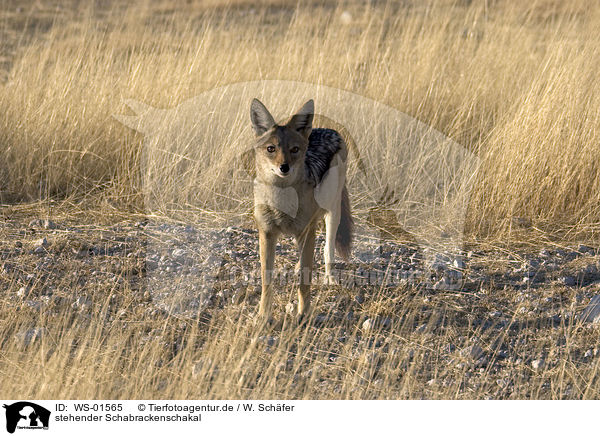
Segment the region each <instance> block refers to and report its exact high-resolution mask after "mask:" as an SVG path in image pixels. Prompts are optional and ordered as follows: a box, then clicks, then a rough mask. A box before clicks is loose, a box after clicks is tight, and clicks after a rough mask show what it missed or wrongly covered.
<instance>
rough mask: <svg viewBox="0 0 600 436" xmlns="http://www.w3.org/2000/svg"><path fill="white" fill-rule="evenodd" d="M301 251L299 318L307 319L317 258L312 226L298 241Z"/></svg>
mask: <svg viewBox="0 0 600 436" xmlns="http://www.w3.org/2000/svg"><path fill="white" fill-rule="evenodd" d="M298 248H299V250H300V287H299V289H298V316H300V317H306V316H307V314H308V311H309V310H310V283H311V280H312V270H313V261H314V257H315V228H314V227H313V226H311V227H310V228H308V229H307V231H306V232H305V233H304V234H303V235H302V237H301V238H299V239H298Z"/></svg>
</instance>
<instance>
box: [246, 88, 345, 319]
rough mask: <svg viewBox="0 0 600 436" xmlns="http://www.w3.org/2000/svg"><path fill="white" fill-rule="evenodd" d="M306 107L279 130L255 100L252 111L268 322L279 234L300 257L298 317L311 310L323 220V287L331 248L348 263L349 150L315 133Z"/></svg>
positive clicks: (335, 137)
mask: <svg viewBox="0 0 600 436" xmlns="http://www.w3.org/2000/svg"><path fill="white" fill-rule="evenodd" d="M313 117H314V102H313V101H312V100H309V101H308V102H306V103H305V104H304V106H302V108H300V110H299V111H298V112H297V113H296V114H295V115H293V116H292V117H291V118H290V119H289V121H288V122H287V123H286V124H277V123H276V122H275V120H274V119H273V117H272V115H271V114H270V113H269V111H268V110H267V108H266V107H265V106H264V105H263V104H262V103H261V102H260V101H258V100H257V99H254V100H253V101H252V104H251V106H250V119H251V120H252V126H253V128H254V131H255V133H256V136H257V137H256V141H255V144H254V153H255V165H256V179H255V180H254V218H255V220H256V224H257V227H258V231H259V245H260V263H261V280H262V294H261V299H260V308H259V317H260V318H261V319H267V318H268V317H269V315H270V309H271V300H272V296H273V286H272V282H273V267H274V258H275V245H276V243H277V238H278V236H279V235H282V234H283V235H293V236H294V237H295V239H296V243H297V246H298V252H299V273H300V286H299V291H298V315H299V317H300V318H302V317H304V316H306V315H307V313H308V311H309V309H310V282H311V276H312V269H313V258H314V250H315V231H316V226H317V224H318V222H319V220H320V219H321V218H325V234H326V237H325V247H324V258H325V281H326V282H327V283H335V279H334V277H333V273H332V269H333V261H334V247H335V248H336V249H337V251H338V254H340V255H341V256H342V257H344V258H348V256H349V254H350V247H351V242H352V231H353V226H354V224H353V220H352V215H351V211H350V201H349V198H348V190H347V189H346V159H347V157H348V151H347V147H346V144H345V142H344V140H343V139H342V137H341V136H340V134H339V133H338V132H337V131H335V130H332V129H323V128H315V129H313V128H312V122H313Z"/></svg>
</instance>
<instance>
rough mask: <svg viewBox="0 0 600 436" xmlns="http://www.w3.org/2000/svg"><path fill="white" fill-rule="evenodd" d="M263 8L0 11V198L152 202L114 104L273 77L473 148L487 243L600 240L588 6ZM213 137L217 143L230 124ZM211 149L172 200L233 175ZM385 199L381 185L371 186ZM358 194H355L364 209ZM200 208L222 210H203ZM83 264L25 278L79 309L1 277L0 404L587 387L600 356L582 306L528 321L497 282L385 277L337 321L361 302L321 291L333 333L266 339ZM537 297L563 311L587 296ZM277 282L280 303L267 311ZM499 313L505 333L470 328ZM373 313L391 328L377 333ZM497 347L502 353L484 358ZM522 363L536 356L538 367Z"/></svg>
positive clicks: (223, 314) (537, 392)
mask: <svg viewBox="0 0 600 436" xmlns="http://www.w3.org/2000/svg"><path fill="white" fill-rule="evenodd" d="M254 3H255V2H234V3H221V2H219V1H214V2H208V3H207V2H198V3H195V2H188V3H187V4H186V5H179V6H177V7H171V6H170V5H169V4H168V3H167V2H165V3H164V4H163V3H160V2H142V1H140V2H135V3H132V4H128V3H121V2H114V3H108V4H107V5H105V6H102V7H97V8H96V7H93V6H89V7H88V6H86V7H85V8H84V9H75V10H73V9H71V8H69V7H67V6H63V7H62V8H56V7H54V6H48V7H47V8H46V9H44V5H45V4H44V2H36V3H32V4H27V5H26V6H23V7H22V10H21V11H20V12H17V11H16V8H17V6H16V4H14V3H12V2H5V3H3V5H5V6H6V7H5V8H4V9H3V12H1V13H2V14H3V15H4V16H3V20H1V21H0V29H1V30H2V31H3V32H4V34H5V35H8V36H10V38H9V37H8V36H7V38H6V39H4V44H5V45H6V46H8V45H9V42H10V44H11V50H10V52H11V53H12V54H11V55H10V56H9V57H8V59H9V61H7V62H3V64H2V65H5V66H7V68H8V70H7V72H6V74H5V75H4V77H5V78H6V80H5V81H4V83H2V84H1V85H0V147H2V152H3V154H2V160H1V161H0V196H1V201H2V203H9V202H10V203H19V202H28V201H33V200H35V201H37V200H49V199H53V200H59V201H64V203H65V204H68V205H69V207H74V208H73V209H71V211H72V212H73V213H77V214H79V215H78V216H82V212H81V210H82V209H85V208H90V209H89V210H92V211H93V210H96V211H99V212H100V213H105V214H106V213H107V212H110V211H115V210H119V209H120V210H130V211H137V212H145V208H144V207H145V203H144V202H145V198H144V187H143V186H142V182H143V174H142V170H141V169H142V167H143V159H144V156H143V150H144V145H143V144H144V138H143V137H142V135H140V134H137V133H134V132H133V131H131V130H130V129H128V128H127V127H125V126H123V125H122V124H120V123H119V122H118V121H117V120H116V119H115V118H114V117H113V115H114V114H127V113H128V112H127V110H128V109H127V108H126V105H125V104H124V101H125V100H127V99H135V100H138V101H142V102H145V103H146V104H149V105H152V106H154V107H158V108H172V107H175V106H176V105H178V104H180V103H183V102H185V101H186V100H188V99H190V98H192V97H195V96H197V95H199V94H201V93H203V92H205V91H209V90H212V89H214V88H216V87H218V86H223V85H228V84H234V83H238V82H245V81H256V80H263V79H277V80H293V81H299V82H305V83H314V84H322V85H326V86H330V87H334V88H340V89H344V90H348V91H351V92H354V93H356V94H359V95H362V96H365V97H369V98H371V99H374V100H377V101H380V102H382V103H384V104H386V105H389V106H391V107H393V108H396V109H397V110H399V111H401V112H404V113H406V114H408V115H409V116H411V117H414V118H416V119H418V120H421V121H423V122H424V123H427V124H429V125H431V126H433V127H434V128H436V129H437V130H439V131H440V132H442V133H443V134H445V135H447V136H448V137H450V138H452V139H453V140H454V141H456V142H458V143H459V144H461V145H462V146H464V147H465V148H467V149H468V150H471V151H472V152H474V153H476V154H477V155H478V156H479V158H480V160H481V165H482V167H481V170H480V172H479V173H478V180H477V183H476V184H475V186H474V188H473V191H472V192H471V201H470V203H469V208H468V221H467V225H468V229H469V231H470V232H471V234H473V235H475V236H478V237H491V238H492V239H498V238H500V237H503V236H506V235H508V234H510V233H511V232H512V233H514V232H515V231H516V230H515V223H523V222H526V223H530V224H528V226H529V227H530V231H532V232H537V233H539V234H540V235H541V236H548V235H550V236H552V235H554V234H555V232H558V234H559V236H561V237H567V238H571V237H584V236H585V237H589V236H591V237H595V236H596V235H597V229H598V223H600V208H599V206H598V205H599V204H600V181H599V180H598V173H597V171H598V170H597V160H596V158H597V156H598V152H599V151H600V150H599V147H600V146H599V145H598V144H599V141H598V140H599V139H600V138H599V135H600V129H599V122H600V97H599V94H598V92H597V89H598V75H597V71H598V70H599V68H598V67H599V66H600V65H599V62H600V61H599V59H600V58H599V56H598V54H599V53H598V52H599V48H600V42H599V41H600V39H598V32H597V29H598V28H599V25H600V7H599V6H598V4H596V3H593V4H590V3H589V2H586V1H583V0H581V1H572V2H560V1H553V0H539V1H534V2H527V3H522V2H517V1H514V2H495V1H485V2H475V1H473V2H467V1H465V2H462V1H456V2H449V1H443V0H440V1H437V2H419V1H415V2H403V3H402V4H396V3H394V2H388V3H385V2H381V3H380V2H372V3H370V4H369V5H367V6H365V5H363V4H361V3H359V2H350V1H349V2H340V3H328V2H324V3H320V2H319V3H313V2H298V3H296V2H292V3H293V4H287V3H286V2H285V1H284V2H278V1H275V0H274V1H269V2H263V3H260V4H259V5H255V4H254ZM19 7H21V6H19ZM344 12H348V13H349V14H350V17H348V15H347V14H346V15H342V14H343V13H344ZM342 17H344V18H342ZM348 18H349V19H348ZM3 59H4V58H3ZM300 103H301V102H298V104H300ZM290 109H293V108H290ZM243 122H244V121H243V120H240V123H243ZM245 122H248V120H246V121H245ZM236 127H240V126H236ZM218 129H221V130H217V131H215V132H214V134H215V135H219V134H222V135H227V134H228V133H229V131H228V128H227V126H221V127H218ZM359 146H360V144H359ZM382 151H384V152H386V153H393V149H392V148H388V149H385V150H382ZM203 153H205V154H206V155H207V156H211V157H214V158H215V161H216V162H222V164H219V165H213V166H212V167H211V171H212V172H211V173H210V174H209V176H210V177H208V176H207V175H198V177H197V178H193V177H192V178H190V179H189V181H188V182H186V183H188V185H186V186H182V187H181V189H183V190H187V191H186V192H192V190H196V191H197V192H200V193H203V194H205V195H204V197H202V198H208V197H210V193H211V192H212V191H210V189H213V188H214V186H215V185H214V181H215V180H225V179H227V177H228V174H229V171H230V168H229V167H228V162H229V160H228V159H224V158H222V154H223V153H225V154H227V153H233V152H232V151H223V150H218V149H214V148H211V144H206V150H203ZM385 156H386V154H385V153H383V152H382V153H381V158H380V160H379V161H378V160H377V153H371V154H369V159H370V160H369V164H370V167H371V168H375V170H373V171H372V172H373V180H375V181H378V180H384V178H383V177H380V176H379V175H378V174H377V171H378V170H377V169H378V168H382V167H383V166H384V165H385V163H386V162H387V161H386V160H384V157H385ZM387 156H390V155H389V154H388V155H387ZM172 183H175V181H173V182H172ZM171 188H173V187H171ZM375 188H381V190H382V191H383V190H384V186H383V183H381V186H379V187H377V186H375ZM228 192H230V191H228ZM363 194H364V191H358V192H354V195H355V199H356V201H357V202H358V203H359V204H360V201H361V198H362V197H361V196H362V195H363ZM240 198H241V197H235V196H233V194H232V195H231V196H230V197H229V198H228V199H226V198H224V199H223V201H222V202H221V203H220V205H221V206H222V207H223V208H224V209H227V211H230V212H233V213H238V214H240V213H244V212H245V211H246V210H247V207H248V205H249V204H250V203H251V199H250V198H248V199H247V201H245V202H244V201H239V200H240ZM53 204H56V203H53ZM157 206H158V209H160V206H161V205H160V204H159V205H157ZM24 207H25V206H24ZM199 207H200V208H202V207H205V208H206V210H205V211H206V212H208V213H214V214H219V213H220V212H221V211H220V210H215V206H214V205H212V206H211V204H210V202H207V203H206V204H200V206H199ZM15 210H16V208H15ZM357 212H358V217H359V219H366V218H367V215H368V214H367V211H366V210H360V208H359V210H358V211H357ZM515 218H517V219H518V220H515ZM86 223H87V221H86V222H84V223H83V224H86ZM79 224H82V223H81V222H79ZM138 260H139V259H138ZM134 261H137V260H132V258H123V259H120V262H122V264H123V265H126V264H127V262H134ZM35 262H37V260H36V259H34V260H31V264H30V265H20V266H19V268H22V269H23V270H26V269H28V268H31V269H34V264H35ZM78 265H79V264H78ZM88 267H89V265H87V266H86V265H83V264H82V265H79V266H77V265H75V264H73V265H71V266H69V265H62V266H61V268H64V269H65V270H66V271H68V272H69V273H73V272H74V273H75V274H73V275H71V274H62V275H61V274H57V277H58V279H57V281H52V280H54V279H52V280H50V278H46V279H39V281H36V282H35V283H34V284H33V286H32V290H31V292H33V293H36V292H38V293H43V292H46V291H47V287H48V286H49V285H50V284H51V285H52V286H53V287H54V291H55V293H56V295H58V296H61V298H63V297H64V298H66V299H67V301H68V302H69V304H67V305H66V306H64V305H63V306H60V305H59V303H49V306H48V307H45V306H44V307H42V308H41V309H40V308H39V307H35V306H34V307H30V306H28V305H27V304H25V302H24V300H23V299H19V298H16V297H15V296H14V294H16V291H17V289H18V288H19V286H20V283H19V282H18V281H17V280H16V279H11V278H10V276H7V277H8V278H6V277H5V276H2V285H3V286H4V288H5V290H6V295H8V296H9V297H7V298H3V299H2V300H1V301H0V315H1V316H0V319H1V321H0V338H2V346H1V349H0V386H2V392H1V396H2V397H6V398H9V397H10V398H17V397H22V398H31V397H35V398H57V397H59V398H339V399H342V398H348V399H357V398H361V399H372V398H446V399H453V398H487V397H489V398H598V394H599V392H598V383H597V379H598V374H599V373H598V364H597V360H596V361H593V360H592V361H589V362H588V361H585V362H584V363H582V362H583V360H582V359H583V357H582V356H583V353H584V352H585V351H586V350H588V349H589V348H594V347H596V349H597V348H598V337H597V333H596V332H595V331H594V330H590V329H585V328H582V327H581V326H580V325H578V324H577V323H575V322H574V321H573V318H564V317H563V318H562V319H561V322H560V323H559V325H554V326H552V323H551V322H549V321H548V320H547V319H546V318H545V317H543V316H541V315H540V317H539V318H527V316H525V315H521V313H522V312H521V311H520V310H519V309H520V308H521V303H520V302H519V301H518V299H517V296H516V295H514V292H513V291H512V290H510V289H509V290H505V291H504V292H500V291H498V292H497V293H495V294H493V295H490V294H489V293H487V294H486V292H485V290H483V291H482V292H480V293H478V294H477V295H474V294H473V295H470V294H466V293H461V292H456V293H452V292H450V293H445V292H440V293H437V294H435V295H433V296H432V295H429V296H425V295H423V294H422V293H420V292H418V291H416V290H414V289H412V288H410V287H406V288H404V287H399V288H398V289H396V290H395V291H391V292H384V291H383V290H382V291H381V292H374V294H373V295H369V296H368V298H367V300H366V302H365V303H364V305H362V306H361V305H358V306H356V305H355V306H354V307H357V308H356V313H355V314H354V318H353V319H352V320H351V321H348V322H347V321H345V320H344V318H346V317H347V313H346V312H343V313H341V318H339V316H340V313H338V312H339V311H340V310H346V309H345V308H346V307H348V300H352V299H353V298H354V295H353V293H352V292H353V291H352V292H350V291H348V290H345V289H337V288H336V289H322V290H321V291H319V292H316V293H315V298H316V301H315V304H314V305H315V307H316V308H317V310H318V311H321V312H325V313H329V314H330V315H331V316H330V319H332V320H333V322H331V323H330V324H329V325H327V326H324V327H323V328H313V327H310V328H306V329H296V328H293V327H292V326H288V325H286V324H284V325H283V327H282V328H280V326H277V327H276V328H274V329H273V330H272V331H269V330H267V331H262V332H259V331H257V330H256V329H255V327H254V324H253V322H252V320H251V319H250V318H249V315H250V314H251V313H252V310H253V306H252V298H251V297H249V299H250V301H249V303H250V304H249V305H239V306H238V305H225V307H224V308H223V309H222V310H219V311H214V312H213V313H212V316H211V317H204V316H199V317H198V318H197V319H183V318H182V319H179V318H177V317H175V316H163V315H159V314H158V315H157V313H156V312H155V311H154V309H153V307H152V305H151V304H146V305H142V304H140V302H141V301H142V300H143V299H144V298H145V297H141V296H140V292H139V290H138V289H132V288H131V286H130V284H129V282H128V280H124V282H123V283H122V284H121V285H118V284H116V283H117V282H111V283H100V282H98V283H95V282H93V281H90V282H89V283H88V282H85V281H84V282H85V283H88V284H87V285H85V286H86V287H82V285H81V283H80V279H82V278H87V277H88V275H91V272H90V271H87V272H86V271H84V268H88ZM123 268H124V269H126V268H125V267H123ZM127 268H129V267H127ZM131 268H134V266H131ZM135 268H140V266H139V265H138V266H135ZM60 271H61V270H60V268H58V267H57V269H56V272H57V273H58V272H60ZM125 279H127V277H125ZM73 290H76V292H77V293H87V295H88V296H89V297H90V298H91V305H90V306H89V307H88V308H87V309H86V308H77V309H75V308H71V306H70V301H71V300H69V298H70V297H69V296H72V295H71V294H73V293H74V292H75V291H73ZM531 292H534V293H537V294H539V295H537V296H538V297H539V299H541V298H542V297H546V296H548V295H550V296H552V297H553V298H554V299H555V300H553V301H561V302H565V301H567V302H568V301H576V294H577V292H578V290H577V289H575V288H561V287H552V286H548V287H546V288H544V289H538V290H531ZM289 294H291V291H290V292H285V293H278V294H277V296H276V302H275V303H276V304H275V306H276V310H277V311H278V312H277V313H282V312H283V310H284V309H283V308H284V306H285V304H286V303H287V301H288V299H289ZM73 299H74V298H72V300H73ZM146 303H148V302H146ZM498 309H501V310H502V311H503V312H505V313H506V314H507V315H508V319H509V321H510V322H511V325H513V327H514V328H509V327H506V326H505V327H504V328H498V329H497V328H495V327H494V328H485V329H484V328H483V326H477V325H475V324H474V323H473V321H474V319H478V318H481V319H483V318H485V316H486V314H487V313H489V312H490V311H495V310H498ZM572 309H573V310H575V309H577V310H578V309H579V308H578V307H575V308H572ZM367 317H369V318H372V319H378V318H385V317H389V318H390V319H391V321H390V322H389V323H387V324H386V325H383V326H378V325H374V326H373V327H372V328H370V329H367V328H363V321H364V320H365V319H366V318H367ZM34 327H37V328H42V329H43V330H41V331H38V330H32V329H33V328H34ZM28 334H29V335H30V336H31V335H33V337H32V338H29V339H33V338H36V339H35V340H29V339H28V338H27V335H28ZM37 335H39V337H38V336H37ZM452 344H459V345H460V346H461V347H463V346H464V347H467V346H470V345H473V344H479V345H480V346H481V347H482V349H483V351H484V352H485V353H486V355H487V356H490V357H489V361H484V362H479V363H478V364H476V365H475V366H474V364H473V362H469V359H470V358H469V355H468V353H467V355H465V354H461V353H460V352H459V350H458V349H457V350H455V349H450V348H449V347H450V345H452ZM502 347H508V348H510V350H511V353H512V355H511V356H510V359H511V360H510V362H509V363H507V364H505V365H503V366H502V368H501V369H500V370H498V369H497V367H495V366H494V363H495V361H496V359H501V357H498V354H497V351H498V350H499V349H500V348H502ZM534 356H543V357H544V358H545V360H546V362H548V364H547V365H546V366H542V367H540V368H537V369H533V368H532V367H531V365H530V362H529V360H530V359H531V358H533V357H534ZM586 362H587V363H586ZM594 362H596V363H594ZM32 380H34V381H35V383H34V382H32Z"/></svg>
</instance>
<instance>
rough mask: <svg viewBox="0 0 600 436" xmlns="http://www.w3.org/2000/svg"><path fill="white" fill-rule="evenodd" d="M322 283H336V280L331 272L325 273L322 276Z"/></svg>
mask: <svg viewBox="0 0 600 436" xmlns="http://www.w3.org/2000/svg"><path fill="white" fill-rule="evenodd" d="M323 284H324V285H337V284H339V283H338V280H337V279H336V278H335V277H334V276H333V274H325V275H324V276H323Z"/></svg>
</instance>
